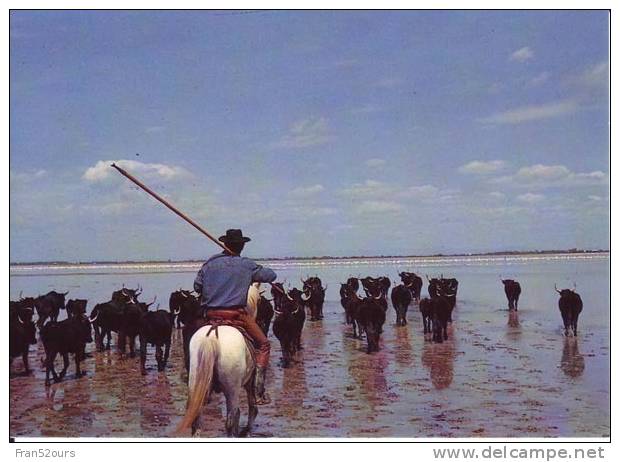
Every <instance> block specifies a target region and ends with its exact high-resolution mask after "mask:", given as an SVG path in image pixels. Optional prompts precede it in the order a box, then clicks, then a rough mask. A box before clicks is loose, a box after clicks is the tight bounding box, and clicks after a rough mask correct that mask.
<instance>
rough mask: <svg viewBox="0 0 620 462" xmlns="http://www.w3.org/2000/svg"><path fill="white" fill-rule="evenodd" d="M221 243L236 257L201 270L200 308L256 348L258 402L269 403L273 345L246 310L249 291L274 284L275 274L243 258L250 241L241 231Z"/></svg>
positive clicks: (197, 284)
mask: <svg viewBox="0 0 620 462" xmlns="http://www.w3.org/2000/svg"><path fill="white" fill-rule="evenodd" d="M219 240H220V241H221V242H223V243H224V244H225V245H226V247H227V248H229V249H230V250H231V251H232V252H233V253H234V254H231V253H229V252H228V251H223V252H222V253H218V254H216V255H213V256H212V257H211V258H209V259H208V260H207V261H206V262H205V263H204V264H203V265H202V268H200V271H198V275H197V276H196V280H195V281H194V290H195V291H196V292H198V293H199V294H201V297H200V305H201V306H202V308H203V309H204V310H205V312H206V318H207V320H212V321H226V322H227V323H228V324H231V325H234V326H238V327H241V328H242V329H243V330H245V331H246V332H247V333H248V335H249V336H250V337H251V338H252V340H253V341H254V345H255V346H256V350H257V351H256V402H257V404H268V403H269V402H270V399H269V395H268V394H267V393H266V392H265V373H266V370H267V365H268V364H269V352H270V350H271V346H270V344H269V340H268V339H267V337H266V336H265V334H264V333H263V331H262V330H261V328H260V327H259V326H258V324H256V321H255V320H254V318H253V317H252V316H251V315H250V314H249V313H248V311H247V301H248V289H249V288H250V285H251V284H252V283H254V282H273V281H275V280H276V277H277V276H276V273H275V272H274V271H273V270H271V269H269V268H263V267H262V266H261V265H258V264H257V263H256V262H254V261H253V260H250V259H249V258H245V257H241V256H240V255H241V251H242V250H243V247H244V246H245V243H246V242H249V241H250V238H249V237H247V236H243V233H242V232H241V230H240V229H229V230H227V231H226V234H225V235H224V236H220V238H219Z"/></svg>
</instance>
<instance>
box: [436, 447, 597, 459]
mask: <svg viewBox="0 0 620 462" xmlns="http://www.w3.org/2000/svg"><path fill="white" fill-rule="evenodd" d="M433 456H434V457H435V459H456V460H462V459H491V460H492V459H502V460H506V459H523V460H545V461H550V460H557V459H576V460H581V459H605V449H604V448H603V447H601V446H598V447H596V448H534V447H523V446H521V447H510V446H488V447H486V448H484V449H480V448H433Z"/></svg>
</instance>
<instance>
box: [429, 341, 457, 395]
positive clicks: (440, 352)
mask: <svg viewBox="0 0 620 462" xmlns="http://www.w3.org/2000/svg"><path fill="white" fill-rule="evenodd" d="M454 356H455V349H454V341H453V340H452V339H451V338H450V339H448V340H447V341H445V342H443V343H433V342H424V347H423V348H422V365H423V366H424V367H425V368H426V369H428V370H429V372H430V376H431V382H432V383H433V386H434V387H435V388H436V389H437V390H443V389H444V388H448V387H449V386H450V384H452V380H453V378H454Z"/></svg>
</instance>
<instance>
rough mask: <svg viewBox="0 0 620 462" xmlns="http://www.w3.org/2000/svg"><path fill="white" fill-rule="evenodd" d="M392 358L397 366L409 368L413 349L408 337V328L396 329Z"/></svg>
mask: <svg viewBox="0 0 620 462" xmlns="http://www.w3.org/2000/svg"><path fill="white" fill-rule="evenodd" d="M393 348H394V356H395V359H396V364H398V365H399V366H410V365H411V360H412V353H413V349H412V347H411V339H410V337H409V326H408V325H407V326H404V327H397V328H396V341H395V342H394V347H393Z"/></svg>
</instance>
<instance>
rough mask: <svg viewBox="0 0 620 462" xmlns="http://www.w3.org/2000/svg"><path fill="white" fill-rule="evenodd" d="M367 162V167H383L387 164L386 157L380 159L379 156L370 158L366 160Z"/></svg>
mask: <svg viewBox="0 0 620 462" xmlns="http://www.w3.org/2000/svg"><path fill="white" fill-rule="evenodd" d="M364 163H365V164H366V166H367V167H371V168H374V167H382V166H384V165H385V163H386V162H385V159H379V158H374V159H368V160H367V161H366V162H364Z"/></svg>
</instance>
